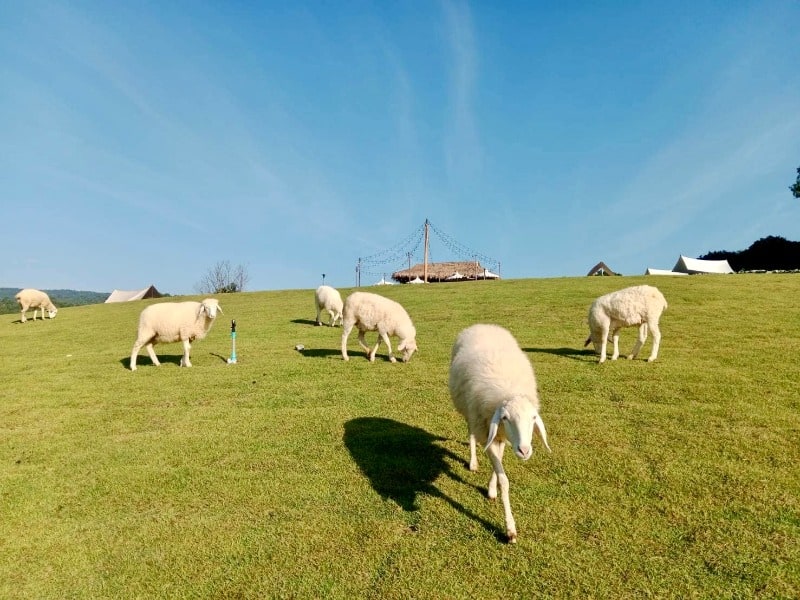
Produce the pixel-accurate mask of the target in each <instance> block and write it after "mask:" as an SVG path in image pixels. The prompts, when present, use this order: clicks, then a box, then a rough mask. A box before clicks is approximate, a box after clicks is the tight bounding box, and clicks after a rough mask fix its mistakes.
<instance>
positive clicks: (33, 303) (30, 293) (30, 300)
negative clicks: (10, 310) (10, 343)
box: [14, 288, 58, 323]
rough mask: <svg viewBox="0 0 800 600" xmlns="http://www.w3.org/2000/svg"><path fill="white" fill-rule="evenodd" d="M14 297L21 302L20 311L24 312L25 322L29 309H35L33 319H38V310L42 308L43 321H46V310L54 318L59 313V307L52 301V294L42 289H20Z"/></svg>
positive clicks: (23, 320)
mask: <svg viewBox="0 0 800 600" xmlns="http://www.w3.org/2000/svg"><path fill="white" fill-rule="evenodd" d="M14 299H15V300H16V301H17V304H19V308H20V312H21V314H22V319H21V320H22V322H23V323H24V322H25V321H27V320H28V319H27V318H26V317H25V313H26V312H28V309H30V308H32V309H33V320H34V321H35V320H36V312H37V310H39V309H41V311H42V321H44V311H45V310H46V311H47V315H48V316H49V317H50V318H51V319H54V318H55V316H56V313H58V309H57V308H56V305H55V304H53V303H52V302H51V301H50V296H48V295H47V294H46V293H44V292H42V291H41V290H34V289H32V288H26V289H24V290H20V291H19V292H18V293H17V295H16V296H14Z"/></svg>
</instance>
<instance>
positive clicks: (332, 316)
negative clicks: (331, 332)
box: [320, 310, 336, 327]
mask: <svg viewBox="0 0 800 600" xmlns="http://www.w3.org/2000/svg"><path fill="white" fill-rule="evenodd" d="M328 314H329V315H330V316H331V327H333V326H334V325H336V313H335V312H333V311H332V310H329V311H328ZM321 324H322V323H320V325H321Z"/></svg>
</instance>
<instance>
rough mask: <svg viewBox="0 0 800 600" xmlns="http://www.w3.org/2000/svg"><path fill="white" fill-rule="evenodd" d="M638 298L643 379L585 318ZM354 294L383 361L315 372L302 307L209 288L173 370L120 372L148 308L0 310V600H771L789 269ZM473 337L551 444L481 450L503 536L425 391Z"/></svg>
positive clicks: (794, 510) (790, 404) (439, 400)
mask: <svg viewBox="0 0 800 600" xmlns="http://www.w3.org/2000/svg"><path fill="white" fill-rule="evenodd" d="M645 282H646V283H650V284H654V285H657V286H658V287H659V289H661V291H662V292H663V293H664V295H665V296H666V298H667V300H668V302H669V308H668V310H667V312H666V313H665V315H664V317H663V318H662V320H661V329H662V333H663V339H662V345H661V352H660V355H659V359H658V361H656V362H655V363H652V364H648V363H646V362H645V361H644V360H643V359H641V358H640V359H639V360H636V361H627V360H619V361H615V362H607V363H605V364H603V365H598V364H597V362H596V357H595V356H594V355H593V354H591V353H590V352H588V351H587V350H585V349H584V348H583V342H584V340H585V339H586V335H587V329H586V325H585V323H584V321H585V316H586V312H587V310H588V306H589V304H590V303H591V301H592V300H593V299H594V298H595V297H597V296H598V295H600V294H603V293H605V292H608V291H611V290H614V289H619V288H620V287H624V286H628V285H635V284H639V283H645ZM372 290H373V291H378V292H379V293H382V294H384V295H386V296H390V297H392V298H394V299H396V300H398V301H400V302H401V303H402V304H403V305H404V306H406V308H407V309H408V311H409V313H410V315H411V317H412V319H413V320H414V322H415V324H416V326H417V330H418V338H417V340H418V343H419V352H418V353H417V354H415V355H414V357H413V358H412V360H411V362H409V363H408V364H402V363H397V364H391V363H389V362H388V360H386V359H385V356H386V354H385V349H383V348H382V349H381V350H380V351H379V353H378V360H377V361H376V362H375V363H374V364H370V363H369V362H368V361H367V360H366V359H365V358H364V353H363V352H362V351H361V349H360V348H358V346H357V343H356V341H355V337H356V336H355V335H353V336H352V337H351V340H350V345H349V348H350V355H351V360H350V362H349V363H345V362H344V361H342V360H341V357H340V355H339V346H340V336H341V328H338V327H337V328H329V327H315V326H314V325H313V320H314V304H313V291H311V290H294V291H281V292H256V293H241V294H232V295H225V296H222V297H220V300H221V304H222V307H223V310H224V311H225V314H224V315H223V316H222V317H221V318H220V319H219V322H218V323H216V324H215V325H214V328H213V329H212V330H211V332H210V333H209V335H208V337H207V338H206V339H204V340H201V341H199V342H196V343H195V344H194V350H193V353H192V362H193V363H194V367H193V368H191V369H181V368H179V367H178V366H177V364H178V361H179V357H180V353H181V348H180V345H179V344H172V345H163V346H156V350H157V353H158V355H159V357H160V359H161V360H162V362H163V363H164V364H163V365H162V366H161V367H160V368H156V367H153V366H152V365H151V363H150V360H149V358H148V357H147V356H146V353H144V352H142V356H141V358H140V360H139V370H138V371H137V372H136V373H132V372H130V371H129V370H128V369H127V366H128V360H129V354H130V349H131V346H132V344H133V341H134V337H135V330H136V321H137V317H138V314H139V311H140V310H141V309H142V307H143V306H145V305H146V304H149V303H151V302H153V301H142V302H132V303H122V304H100V305H89V306H80V307H74V308H66V309H63V310H59V313H58V316H57V317H56V318H55V319H53V320H47V321H37V322H28V323H24V324H23V323H20V322H19V317H18V315H7V316H2V317H0V348H2V349H3V368H2V369H0V389H1V390H3V392H2V400H0V427H2V434H1V435H0V500H1V501H0V522H2V523H3V528H2V530H3V539H2V543H0V597H3V598H63V597H70V598H137V597H169V598H211V597H250V598H256V597H258V598H281V597H283V598H289V597H292V598H323V597H324V598H496V597H500V596H503V597H509V598H532V597H587V596H593V597H597V598H621V597H642V596H655V597H675V598H678V597H704V598H709V597H715V598H720V597H793V596H795V595H796V592H797V590H798V589H800V544H798V541H797V540H798V539H800V469H798V467H797V465H798V464H800V444H798V434H800V383H798V377H797V356H798V352H800V319H798V316H797V297H798V292H800V278H798V277H797V276H796V275H731V276H696V277H682V278H678V277H675V278H672V277H665V278H645V277H625V278H611V277H591V278H590V277H586V278H563V279H540V280H515V281H513V280H512V281H500V282H479V283H456V284H436V285H429V286H402V287H401V286H395V287H387V288H372ZM349 291H351V290H347V289H343V290H342V292H343V295H346V294H347V293H348V292H349ZM175 300H177V299H175ZM232 318H235V319H236V321H237V325H238V327H237V331H238V338H237V355H238V359H239V362H238V364H236V365H228V364H226V360H225V359H226V358H227V357H228V356H229V355H230V349H231V344H230V334H229V323H230V319H232ZM476 322H493V323H498V324H501V325H504V326H506V327H508V328H509V329H510V330H511V331H512V332H513V333H514V335H515V336H516V338H517V339H518V341H519V343H520V345H521V347H522V348H523V349H524V350H525V352H526V353H527V354H528V356H529V357H530V359H531V361H532V363H533V364H534V366H535V369H536V373H537V377H538V381H539V389H540V396H541V400H542V410H541V413H542V416H543V418H544V421H545V423H546V424H547V429H548V433H549V437H550V445H551V447H552V449H553V452H552V453H551V454H548V453H547V452H546V451H544V450H543V448H542V446H541V444H540V443H539V442H538V441H537V442H536V445H535V449H536V451H535V452H534V456H533V457H532V458H531V459H530V460H529V461H527V462H521V461H520V460H518V459H517V458H516V457H515V456H514V455H513V454H512V453H510V452H506V457H505V461H504V462H505V466H506V468H507V472H508V475H509V479H510V482H511V504H512V507H513V509H514V515H515V517H516V520H517V527H518V530H519V541H518V543H517V544H516V545H509V544H506V543H505V542H504V526H503V514H502V506H501V504H500V503H499V502H490V501H488V500H487V499H486V498H485V492H486V484H487V481H488V478H489V474H490V466H489V463H488V461H487V460H486V458H485V457H484V456H483V455H480V456H479V461H480V471H479V472H478V473H470V472H469V471H468V470H467V468H466V461H467V459H468V445H467V435H466V426H465V424H464V423H463V420H462V419H461V417H460V416H459V415H458V414H457V413H456V412H455V411H454V410H453V408H452V406H451V403H450V399H449V395H448V391H447V369H448V361H449V354H450V348H451V345H452V342H453V340H454V338H455V336H456V334H457V333H458V332H459V331H460V330H461V329H463V328H464V327H466V326H468V325H470V324H473V323H476ZM373 337H374V334H373V336H370V337H369V339H373ZM634 338H635V332H634V331H633V330H631V329H628V330H624V331H623V333H622V336H621V344H622V351H623V352H625V353H627V352H628V351H629V350H630V348H631V347H632V345H633V342H634ZM296 344H303V345H304V346H305V351H303V352H302V353H301V352H298V351H296V350H295V349H294V347H295V345H296ZM649 350H650V342H649V340H648V343H647V344H646V346H645V348H644V350H643V352H642V356H643V357H646V356H648V355H649Z"/></svg>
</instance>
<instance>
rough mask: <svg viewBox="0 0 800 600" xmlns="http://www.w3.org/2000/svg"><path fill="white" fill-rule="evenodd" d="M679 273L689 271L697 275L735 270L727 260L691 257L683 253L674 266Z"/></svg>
mask: <svg viewBox="0 0 800 600" xmlns="http://www.w3.org/2000/svg"><path fill="white" fill-rule="evenodd" d="M672 270H673V271H677V272H678V273H688V274H690V275H695V274H699V273H733V272H734V270H733V269H731V266H730V265H729V264H728V261H727V260H701V259H699V258H689V257H688V256H684V255H683V254H681V256H680V258H679V259H678V262H676V263H675V266H674V267H672Z"/></svg>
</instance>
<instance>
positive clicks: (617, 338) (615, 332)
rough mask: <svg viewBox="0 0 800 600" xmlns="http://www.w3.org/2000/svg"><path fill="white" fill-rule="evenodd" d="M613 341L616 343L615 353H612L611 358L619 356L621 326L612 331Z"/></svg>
mask: <svg viewBox="0 0 800 600" xmlns="http://www.w3.org/2000/svg"><path fill="white" fill-rule="evenodd" d="M611 341H612V342H613V343H614V354H612V355H611V360H617V359H618V358H619V328H617V329H615V330H614V331H612V332H611Z"/></svg>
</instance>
